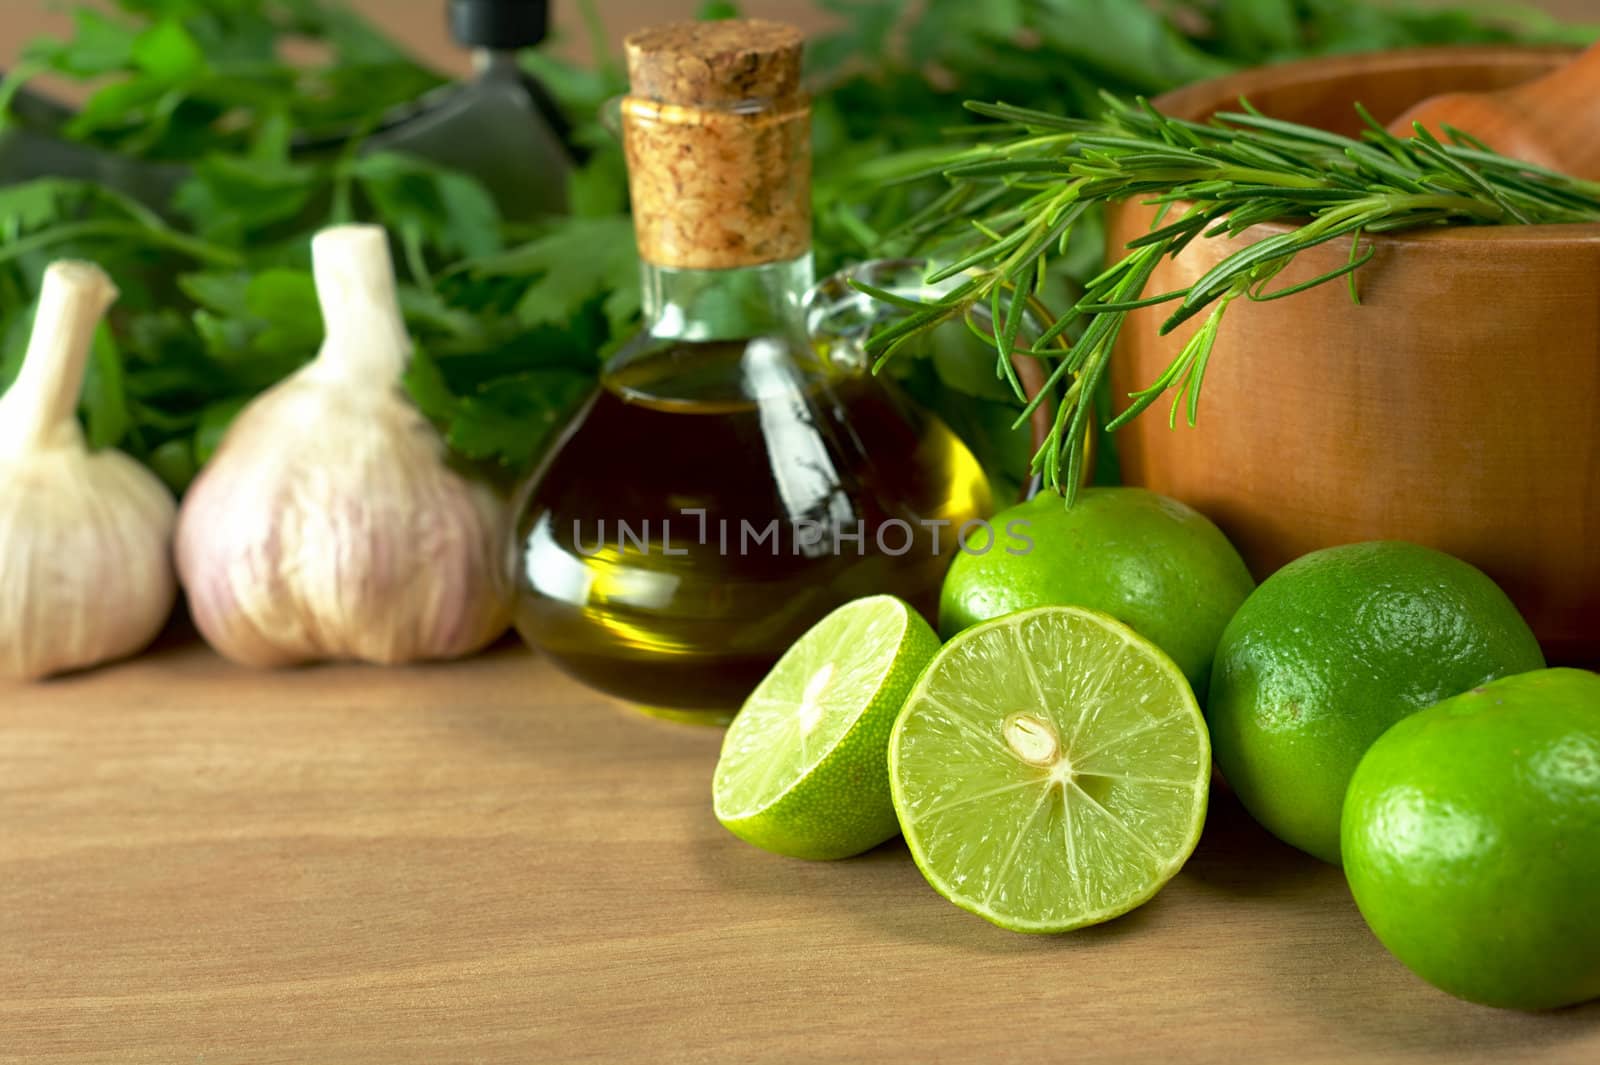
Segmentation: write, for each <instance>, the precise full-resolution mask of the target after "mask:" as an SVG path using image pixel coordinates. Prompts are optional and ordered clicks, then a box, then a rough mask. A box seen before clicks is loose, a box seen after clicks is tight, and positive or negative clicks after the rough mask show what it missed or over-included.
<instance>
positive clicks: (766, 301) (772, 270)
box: [640, 252, 813, 341]
mask: <svg viewBox="0 0 1600 1065" xmlns="http://www.w3.org/2000/svg"><path fill="white" fill-rule="evenodd" d="M640 273H641V280H642V282H643V296H644V321H645V331H646V332H647V333H649V334H650V335H651V336H653V337H658V338H660V339H663V340H686V341H704V340H739V339H743V338H747V337H758V336H773V335H791V334H792V335H801V334H803V333H804V331H805V323H804V318H803V311H802V306H801V305H802V303H803V301H804V299H805V294H806V292H807V291H808V290H809V289H810V288H811V285H812V281H813V273H812V265H811V253H810V252H806V254H804V255H801V256H799V257H797V258H794V259H787V260H784V261H782V262H775V263H761V264H760V265H757V266H743V267H738V268H735V269H730V270H689V269H680V268H677V267H671V266H656V265H654V264H652V263H642V264H641V268H640Z"/></svg>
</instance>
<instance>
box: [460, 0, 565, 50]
mask: <svg viewBox="0 0 1600 1065" xmlns="http://www.w3.org/2000/svg"><path fill="white" fill-rule="evenodd" d="M549 30H550V3H549V0H450V35H451V36H452V37H454V38H455V39H456V42H457V43H459V44H461V45H462V46H464V47H466V48H488V49H490V50H492V51H497V52H509V51H513V50H515V49H518V48H532V47H533V46H534V45H536V44H538V43H539V42H540V41H542V40H544V38H545V35H546V34H547V33H548V32H549Z"/></svg>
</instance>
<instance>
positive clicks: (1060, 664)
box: [889, 607, 1211, 932]
mask: <svg viewBox="0 0 1600 1065" xmlns="http://www.w3.org/2000/svg"><path fill="white" fill-rule="evenodd" d="M889 777H890V784H891V787H892V789H893V792H892V793H893V796H894V806H895V810H896V812H897V813H898V814H899V816H900V828H901V831H902V832H903V833H904V834H905V837H906V844H907V846H908V847H909V848H910V850H911V857H912V858H913V859H914V860H915V861H916V863H917V868H919V869H921V870H922V875H923V876H924V877H926V878H927V881H928V883H929V884H930V885H931V886H932V887H933V888H934V890H935V891H937V892H939V894H941V895H943V896H944V897H945V898H947V899H949V900H950V901H951V902H954V903H955V904H956V905H957V906H960V907H961V908H962V909H965V910H970V911H971V912H973V913H975V914H978V915H979V916H980V917H983V918H985V919H987V920H989V921H992V922H993V923H995V924H997V925H999V926H1000V927H1002V928H1008V929H1011V930H1012V931H1016V932H1064V931H1067V930H1069V929H1073V928H1081V927H1083V926H1085V925H1091V924H1096V923H1098V922H1101V921H1107V920H1110V919H1111V918H1113V917H1116V916H1118V915H1119V914H1123V913H1127V912H1128V911H1129V910H1131V909H1133V908H1134V907H1135V906H1139V905H1141V904H1142V903H1144V902H1146V901H1147V900H1149V899H1150V898H1151V897H1152V896H1154V895H1155V894H1156V892H1158V891H1159V890H1161V887H1162V885H1164V884H1165V883H1166V882H1167V881H1168V880H1170V879H1171V878H1172V877H1173V876H1174V875H1175V874H1176V873H1177V872H1178V870H1179V869H1180V868H1182V866H1183V863H1184V862H1185V861H1186V860H1187V859H1188V857H1189V855H1190V853H1192V852H1193V850H1194V847H1195V843H1196V842H1197V841H1198V840H1199V838H1200V829H1201V826H1202V825H1203V824H1204V822H1205V813H1206V800H1207V797H1208V796H1209V794H1210V784H1211V746H1210V744H1209V743H1208V742H1207V739H1206V726H1205V721H1204V719H1203V718H1202V717H1201V716H1200V707H1199V705H1198V704H1197V703H1196V702H1195V699H1194V693H1193V691H1191V690H1190V688H1189V684H1188V682H1187V681H1185V680H1184V678H1183V674H1182V673H1180V672H1179V671H1178V667H1177V666H1176V665H1174V664H1173V661H1172V659H1170V658H1168V657H1167V655H1166V654H1164V653H1163V652H1162V651H1161V650H1160V649H1159V648H1158V647H1156V646H1155V645H1154V644H1153V643H1151V642H1150V641H1149V640H1146V639H1145V638H1144V637H1142V636H1140V635H1139V634H1138V633H1136V632H1134V631H1133V630H1132V629H1130V628H1128V626H1126V625H1124V624H1122V623H1121V622H1119V621H1117V620H1116V619H1114V618H1111V617H1108V616H1107V615H1105V614H1101V613H1097V612H1095V611H1091V610H1084V609H1081V608H1079V607H1040V608H1038V609H1035V610H1025V611H1021V612H1020V613H1016V614H1010V615H1007V616H1006V617H1003V618H998V619H996V620H994V621H988V622H984V623H983V624H981V625H976V626H974V627H972V628H970V629H967V630H966V631H964V632H962V633H961V634H960V635H958V636H956V637H955V638H954V639H953V640H951V641H950V642H949V643H948V644H946V645H945V646H944V648H943V649H941V650H940V652H939V654H938V655H937V656H936V657H935V658H934V660H933V662H932V663H930V664H929V666H928V668H927V669H926V670H925V671H924V672H923V674H922V676H921V678H920V679H918V681H917V685H916V687H915V689H913V691H912V692H911V695H910V696H909V697H908V698H907V699H906V704H905V708H904V709H903V710H901V712H900V718H899V720H898V721H896V722H895V726H894V734H893V737H892V738H891V740H890V743H889Z"/></svg>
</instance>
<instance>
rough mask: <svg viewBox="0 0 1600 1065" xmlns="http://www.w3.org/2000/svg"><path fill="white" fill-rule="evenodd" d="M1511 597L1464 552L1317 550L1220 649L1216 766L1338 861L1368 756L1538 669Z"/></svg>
mask: <svg viewBox="0 0 1600 1065" xmlns="http://www.w3.org/2000/svg"><path fill="white" fill-rule="evenodd" d="M1543 665H1544V656H1543V654H1542V653H1541V652H1540V650H1539V644H1538V641H1537V640H1535V639H1534V636H1533V632H1532V631H1531V630H1530V629H1529V628H1528V625H1527V623H1526V622H1525V621H1523V619H1522V616H1521V615H1520V614H1518V613H1517V609H1516V607H1514V606H1512V605H1511V600H1510V599H1508V598H1506V595H1505V593H1504V592H1502V591H1501V590H1500V588H1499V587H1498V586H1497V585H1496V584H1495V583H1494V582H1493V581H1492V580H1490V579H1489V578H1488V577H1487V576H1485V575H1484V574H1483V573H1482V572H1481V571H1480V570H1478V569H1476V568H1474V567H1473V566H1470V565H1468V564H1467V563H1465V562H1463V561H1461V560H1460V559H1458V558H1453V557H1451V556H1450V555H1446V554H1444V553H1442V552H1439V551H1434V550H1431V549H1429V548H1426V547H1419V546H1417V545H1416V544H1409V543H1402V542H1398V541H1380V542H1376V543H1364V544H1347V545H1345V546H1343V547H1331V548H1328V549H1326V550H1323V551H1315V552H1312V553H1311V554H1309V555H1306V556H1304V557H1303V558H1300V559H1297V560H1295V561H1294V562H1291V563H1289V565H1287V566H1285V567H1283V568H1282V569H1281V570H1279V571H1278V572H1277V573H1274V574H1273V575H1272V576H1270V577H1268V578H1267V579H1266V580H1265V581H1263V582H1262V583H1261V587H1259V588H1257V589H1256V590H1255V591H1254V592H1253V593H1251V595H1250V598H1249V599H1248V600H1246V601H1245V604H1244V606H1242V607H1240V608H1239V612H1238V613H1237V614H1235V615H1234V617H1233V620H1232V621H1230V622H1229V623H1228V627H1227V629H1226V630H1225V631H1224V632H1223V634H1222V641H1221V643H1220V644H1219V645H1218V646H1217V657H1216V667H1215V669H1214V672H1213V674H1212V678H1211V697H1210V699H1209V700H1207V703H1206V720H1207V722H1208V723H1209V724H1210V726H1211V741H1212V745H1213V747H1214V749H1215V751H1216V757H1217V765H1218V767H1219V768H1220V769H1221V770H1222V775H1223V776H1224V777H1225V778H1227V781H1228V783H1229V784H1230V785H1232V787H1233V790H1234V791H1235V792H1236V793H1237V794H1238V796H1239V799H1240V801H1242V802H1243V803H1244V805H1245V808H1246V809H1248V810H1249V811H1250V813H1251V814H1252V815H1253V816H1254V817H1255V819H1256V820H1257V821H1260V822H1261V824H1262V825H1264V826H1265V827H1266V828H1267V830H1268V831H1270V832H1272V834H1273V835H1275V836H1277V837H1278V838H1279V839H1281V840H1283V841H1284V842H1286V843H1290V844H1293V845H1294V846H1296V847H1299V848H1300V849H1301V850H1303V851H1307V852H1309V853H1311V854H1314V855H1316V856H1317V857H1318V858H1321V859H1323V860H1324V861H1328V862H1333V863H1334V864H1338V862H1339V812H1340V810H1341V808H1342V807H1343V805H1344V792H1345V787H1346V786H1347V785H1348V784H1349V782H1350V774H1351V773H1352V772H1354V771H1355V768H1356V763H1357V762H1359V761H1360V760H1361V756H1362V755H1363V754H1365V753H1366V750H1367V748H1368V747H1369V746H1371V745H1372V741H1373V740H1375V739H1377V738H1378V737H1379V736H1381V735H1383V733H1384V730H1386V729H1387V728H1389V726H1390V725H1393V724H1394V723H1395V722H1396V721H1398V720H1400V719H1401V718H1403V717H1405V716H1406V715H1408V714H1412V713H1415V712H1416V711H1418V710H1420V709H1422V708H1423V707H1427V706H1432V705H1433V704H1434V703H1436V702H1439V701H1440V700H1441V699H1447V698H1449V697H1450V696H1452V695H1456V694H1459V693H1460V692H1464V691H1466V690H1467V689H1468V688H1472V687H1474V686H1476V685H1479V684H1483V683H1485V682H1487V681H1490V680H1493V679H1495V678H1496V677H1503V676H1506V675H1507V674H1511V673H1522V672H1525V671H1527V670H1530V669H1539V668H1540V667H1542V666H1543Z"/></svg>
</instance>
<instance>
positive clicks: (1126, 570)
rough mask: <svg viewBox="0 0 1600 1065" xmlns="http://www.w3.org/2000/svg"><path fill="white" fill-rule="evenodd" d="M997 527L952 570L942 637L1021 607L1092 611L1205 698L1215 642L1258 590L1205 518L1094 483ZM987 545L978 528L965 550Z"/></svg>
mask: <svg viewBox="0 0 1600 1065" xmlns="http://www.w3.org/2000/svg"><path fill="white" fill-rule="evenodd" d="M990 525H991V527H992V528H993V529H994V538H993V543H992V544H991V545H990V546H989V548H988V550H986V551H984V553H983V554H973V553H968V552H964V553H962V554H960V555H958V556H957V557H956V560H955V561H954V562H953V563H951V566H950V571H949V573H948V574H947V575H946V576H945V581H944V587H943V589H942V591H941V594H940V599H939V631H940V633H941V634H942V635H943V636H944V637H945V638H946V639H948V638H949V637H951V636H953V635H955V634H956V633H957V632H960V631H961V630H962V629H965V628H967V627H968V626H971V625H975V624H977V623H978V622H980V621H987V620H989V619H990V618H996V617H1000V616H1002V615H1004V614H1009V613H1011V612H1012V611H1015V610H1026V609H1028V608H1030V607H1037V606H1081V607H1087V608H1088V609H1090V610H1098V611H1101V612H1102V613H1106V614H1110V615H1111V616H1112V617H1114V618H1116V619H1117V620H1119V621H1121V622H1122V623H1124V624H1126V625H1129V626H1131V627H1132V628H1133V630H1134V631H1135V632H1137V633H1139V634H1140V635H1142V636H1144V637H1145V638H1146V639H1148V640H1151V641H1153V642H1154V643H1155V644H1156V646H1158V647H1160V648H1161V649H1162V650H1163V651H1165V652H1166V653H1167V654H1168V655H1170V656H1171V657H1172V660H1173V661H1174V662H1176V663H1178V668H1180V669H1182V670H1183V675H1184V676H1185V677H1187V678H1188V679H1189V683H1190V685H1191V686H1193V688H1194V690H1195V692H1196V693H1197V694H1198V695H1200V696H1202V697H1203V696H1204V694H1205V691H1206V685H1207V682H1208V678H1209V676H1210V671H1211V657H1212V654H1213V653H1214V652H1215V651H1216V647H1217V639H1218V638H1219V637H1220V636H1221V635H1222V629H1223V627H1224V626H1225V625H1227V623H1228V619H1229V618H1230V617H1232V616H1233V612H1234V611H1235V610H1237V609H1238V607H1239V604H1240V603H1242V602H1244V599H1245V596H1247V595H1249V594H1250V590H1251V589H1252V588H1254V587H1255V581H1254V580H1253V579H1252V578H1251V576H1250V571H1249V570H1248V569H1246V568H1245V564H1244V560H1243V559H1241V558H1240V557H1239V553H1238V552H1237V551H1235V550H1234V548H1233V545H1232V544H1230V543H1228V540H1227V538H1226V537H1225V536H1223V535H1222V533H1221V532H1220V531H1219V530H1218V529H1217V527H1216V526H1215V525H1213V524H1211V522H1210V521H1209V520H1208V519H1207V518H1206V517H1205V515H1203V514H1201V513H1200V512H1199V511H1197V510H1195V509H1194V508H1192V507H1189V506H1186V505H1184V504H1183V503H1180V502H1178V501H1177V500H1175V499H1169V498H1167V497H1166V496H1162V495H1157V494H1156V493H1154V492H1150V491H1146V490H1145V489H1143V488H1091V489H1088V490H1086V491H1084V492H1083V493H1082V495H1080V496H1079V497H1078V500H1077V502H1076V503H1075V504H1074V505H1073V506H1072V507H1071V508H1070V509H1069V508H1068V507H1067V506H1066V505H1065V504H1064V503H1063V502H1062V500H1061V497H1060V496H1057V495H1053V494H1044V495H1039V496H1037V497H1035V498H1034V499H1031V500H1029V501H1028V502H1026V503H1022V504H1019V505H1018V506H1014V507H1011V508H1010V509H1009V510H1005V511H1003V512H1001V513H1000V514H999V515H998V516H996V517H995V518H993V519H992V520H991V522H990ZM980 538H981V539H980ZM986 542H988V534H987V533H984V532H982V531H980V532H978V533H974V534H972V536H969V537H968V549H969V552H970V551H971V550H973V549H976V548H982V547H983V546H984V543H986Z"/></svg>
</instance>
